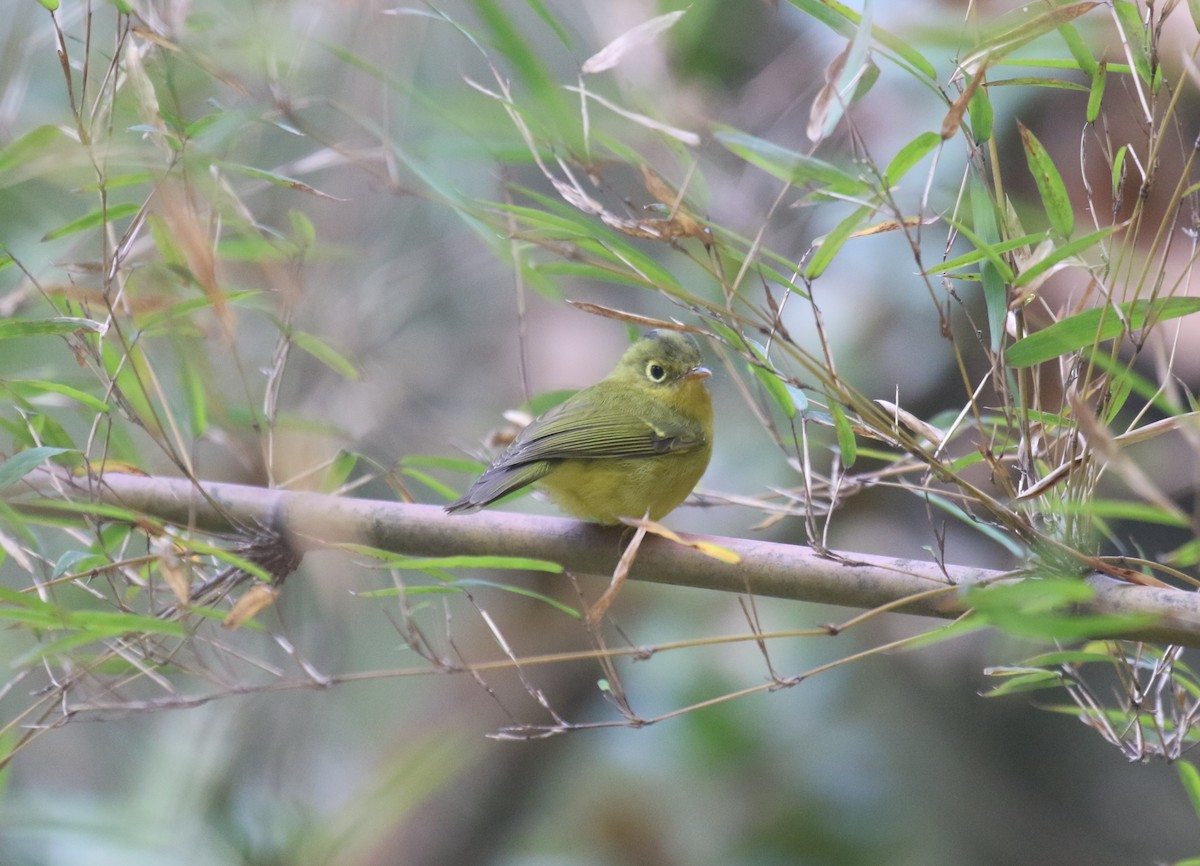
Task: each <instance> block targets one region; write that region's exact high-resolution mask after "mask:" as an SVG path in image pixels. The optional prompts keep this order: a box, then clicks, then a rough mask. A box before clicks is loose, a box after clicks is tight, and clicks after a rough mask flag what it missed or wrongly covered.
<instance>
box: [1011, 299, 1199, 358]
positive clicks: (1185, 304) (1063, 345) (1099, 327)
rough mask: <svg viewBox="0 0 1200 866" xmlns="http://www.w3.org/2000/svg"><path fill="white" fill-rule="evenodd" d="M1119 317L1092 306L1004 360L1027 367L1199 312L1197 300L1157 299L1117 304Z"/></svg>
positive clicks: (1015, 348)
mask: <svg viewBox="0 0 1200 866" xmlns="http://www.w3.org/2000/svg"><path fill="white" fill-rule="evenodd" d="M1119 309H1120V310H1121V315H1120V316H1118V315H1117V313H1116V311H1114V310H1112V309H1111V308H1109V307H1095V308H1093V309H1090V310H1084V311H1083V312H1082V313H1077V314H1076V315H1074V316H1069V317H1068V318H1066V319H1062V320H1060V321H1057V322H1055V323H1054V324H1053V325H1050V326H1049V327H1047V328H1043V329H1042V330H1040V331H1036V332H1034V333H1032V334H1030V335H1029V336H1028V337H1025V338H1024V339H1021V340H1018V341H1017V342H1015V343H1013V344H1012V345H1011V346H1009V347H1008V351H1007V352H1006V353H1005V359H1006V360H1007V361H1008V363H1009V365H1010V366H1013V367H1030V366H1033V365H1034V364H1041V363H1043V362H1045V361H1050V360H1052V359H1054V358H1057V357H1058V356H1059V355H1065V354H1067V353H1068V352H1077V351H1079V350H1080V349H1083V348H1085V347H1088V346H1093V345H1095V344H1096V343H1100V342H1103V341H1104V340H1112V339H1115V338H1116V337H1119V336H1120V335H1121V334H1123V333H1124V332H1125V330H1126V325H1125V322H1124V321H1122V319H1124V320H1126V321H1128V322H1129V329H1130V330H1138V329H1140V328H1143V327H1145V326H1146V324H1147V322H1163V321H1167V320H1169V319H1177V318H1179V317H1181V316H1188V315H1191V314H1192V313H1196V312H1200V298H1197V297H1179V298H1158V299H1156V300H1154V301H1147V300H1140V301H1131V302H1129V303H1125V304H1121V305H1120V307H1119Z"/></svg>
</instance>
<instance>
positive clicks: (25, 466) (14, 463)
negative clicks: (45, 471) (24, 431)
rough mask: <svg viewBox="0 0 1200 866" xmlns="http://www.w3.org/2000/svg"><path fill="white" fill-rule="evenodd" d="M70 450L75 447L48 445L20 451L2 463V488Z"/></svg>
mask: <svg viewBox="0 0 1200 866" xmlns="http://www.w3.org/2000/svg"><path fill="white" fill-rule="evenodd" d="M69 451H73V449H71V448H51V447H49V446H46V445H43V446H40V447H38V448H26V449H25V450H24V451H18V452H17V453H16V454H14V455H13V456H12V457H9V458H8V459H7V460H5V461H4V462H3V463H0V490H6V489H7V488H9V487H11V486H12V485H13V484H16V483H17V482H18V481H20V480H21V479H22V478H24V477H25V476H26V475H28V474H29V473H30V472H32V471H33V470H34V469H37V468H38V467H39V466H41V465H42V464H43V463H45V462H46V461H47V460H49V459H50V458H51V457H57V456H58V455H60V454H66V453H67V452H69Z"/></svg>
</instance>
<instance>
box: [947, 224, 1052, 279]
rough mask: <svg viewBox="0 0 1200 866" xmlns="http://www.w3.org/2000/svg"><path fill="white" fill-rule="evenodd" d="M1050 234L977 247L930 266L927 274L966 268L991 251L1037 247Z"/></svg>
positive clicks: (1043, 233) (1023, 237)
mask: <svg viewBox="0 0 1200 866" xmlns="http://www.w3.org/2000/svg"><path fill="white" fill-rule="evenodd" d="M1049 235H1050V233H1049V232H1037V233H1036V234H1032V235H1021V237H1019V238H1013V239H1012V240H1011V241H1004V242H1002V243H998V244H992V245H991V246H990V247H989V248H988V250H986V251H985V250H981V249H979V248H976V249H973V250H971V252H969V253H964V254H963V255H961V256H956V257H955V258H952V259H947V260H946V261H944V262H942V263H941V264H940V265H937V266H936V267H932V268H930V269H929V270H928V271H926V272H925V273H927V274H944V273H946V272H948V271H953V270H957V269H958V268H965V267H967V266H969V265H974V264H978V263H979V262H981V261H983V260H984V259H986V258H987V257H988V253H989V252H990V253H992V254H993V255H1000V254H1002V253H1007V252H1012V251H1013V250H1015V249H1019V248H1021V247H1029V248H1032V247H1036V246H1037V245H1038V244H1040V243H1041V242H1042V241H1044V240H1045V239H1046V238H1047V237H1049Z"/></svg>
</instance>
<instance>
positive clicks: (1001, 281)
mask: <svg viewBox="0 0 1200 866" xmlns="http://www.w3.org/2000/svg"><path fill="white" fill-rule="evenodd" d="M971 220H972V225H974V227H975V231H976V232H977V233H978V234H977V235H975V236H972V233H971V232H969V231H967V230H965V229H962V228H960V229H959V231H961V232H962V233H963V234H965V235H966V236H967V239H968V240H969V241H971V243H973V244H975V247H976V249H978V250H980V251H982V252H983V253H984V255H985V260H984V261H982V262H980V264H979V279H980V280H981V281H982V282H983V303H984V306H985V307H986V308H987V316H988V337H989V339H990V342H991V347H992V351H993V352H998V351H999V350H1000V346H1001V345H1002V344H1003V341H1004V322H1005V319H1006V318H1007V317H1008V284H1009V283H1010V282H1012V278H1013V275H1012V269H1010V268H1009V266H1008V264H1007V263H1006V262H1005V261H1004V259H1002V258H1001V257H1000V255H999V253H997V252H995V245H996V244H997V243H999V242H1000V230H999V228H997V225H996V211H995V210H994V208H993V207H992V200H991V197H990V196H989V195H988V192H987V188H986V187H985V186H984V185H983V181H981V180H980V179H979V178H978V177H976V176H975V175H972V176H971Z"/></svg>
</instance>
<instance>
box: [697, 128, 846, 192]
mask: <svg viewBox="0 0 1200 866" xmlns="http://www.w3.org/2000/svg"><path fill="white" fill-rule="evenodd" d="M714 137H715V138H716V139H717V141H719V142H720V143H721V144H723V145H724V146H725V147H726V148H728V149H729V150H731V151H732V152H733V153H735V154H737V155H738V156H740V157H741V158H742V159H744V160H746V162H749V163H751V164H752V165H756V166H758V167H759V168H761V169H762V170H763V171H765V172H767V173H768V174H772V175H774V176H775V177H777V178H779V179H780V180H785V181H787V182H788V183H791V184H795V185H797V186H801V185H804V184H816V185H818V186H828V187H829V188H830V190H831V191H836V192H839V193H842V194H844V195H855V194H858V193H863V192H866V191H867V190H868V189H869V185H868V184H867V183H866V181H864V180H862V179H860V178H856V177H852V176H851V175H849V174H847V173H846V172H844V171H842V170H841V169H840V168H838V167H837V166H835V165H833V164H832V163H829V162H825V161H824V160H821V159H817V158H816V157H812V156H805V155H804V154H801V153H797V152H796V151H794V150H788V149H787V148H786V147H781V146H780V145H778V144H772V143H771V142H769V141H765V140H764V139H761V138H757V137H756V136H753V135H748V134H747V133H744V132H740V131H738V130H736V129H731V128H729V127H722V128H719V129H718V130H717V132H716V133H715V135H714Z"/></svg>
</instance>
